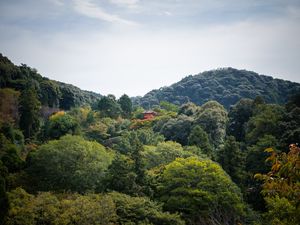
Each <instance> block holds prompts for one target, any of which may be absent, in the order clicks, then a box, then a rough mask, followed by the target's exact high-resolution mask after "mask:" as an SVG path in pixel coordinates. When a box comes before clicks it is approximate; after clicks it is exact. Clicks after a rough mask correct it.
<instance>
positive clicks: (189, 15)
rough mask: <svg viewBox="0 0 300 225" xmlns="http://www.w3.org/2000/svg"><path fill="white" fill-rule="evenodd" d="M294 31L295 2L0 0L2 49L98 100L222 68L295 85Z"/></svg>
mask: <svg viewBox="0 0 300 225" xmlns="http://www.w3.org/2000/svg"><path fill="white" fill-rule="evenodd" d="M299 24H300V2H299V1H296V0H288V1H280V0H274V1H269V0H267V1H259V0H253V1H247V0H239V1H238V0H227V1H220V0H211V1H208V0H186V1H183V0H166V1H158V0H153V1H145V0H106V1H103V0H85V1H84V0H65V1H63V0H41V1H34V0H24V1H17V0H11V1H5V0H4V1H0V32H1V37H0V52H1V53H2V54H3V55H5V56H7V57H8V58H9V59H11V60H12V61H13V62H14V63H15V64H17V65H19V64H20V63H24V64H27V65H28V66H30V67H33V68H36V69H37V70H38V71H39V73H40V74H41V75H43V76H45V77H48V78H50V79H54V80H58V81H61V82H65V83H70V84H73V85H75V86H78V87H79V88H81V89H84V90H89V91H93V92H97V93H100V94H105V95H106V94H109V93H110V94H114V95H116V96H120V95H122V94H123V93H126V94H128V95H130V96H139V95H140V96H142V95H144V94H146V93H147V92H149V91H151V90H152V89H158V88H160V87H163V86H168V85H171V84H173V83H175V82H178V81H179V80H181V79H182V78H184V77H186V76H188V75H195V74H198V73H200V72H203V71H207V70H211V69H217V68H222V67H233V68H237V69H245V70H250V71H254V72H256V73H258V74H263V75H268V76H272V77H274V78H279V79H284V80H290V81H293V82H298V83H299V82H300V76H299V75H298V73H299V71H300V64H299V63H298V61H299V58H300V38H299V36H300V26H299Z"/></svg>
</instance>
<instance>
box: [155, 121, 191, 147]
mask: <svg viewBox="0 0 300 225" xmlns="http://www.w3.org/2000/svg"><path fill="white" fill-rule="evenodd" d="M192 122H193V119H192V118H190V117H188V116H186V115H180V116H178V117H177V118H174V119H169V120H168V122H166V123H165V124H164V125H163V126H162V128H161V130H160V133H161V134H162V135H164V136H165V138H166V139H167V140H171V141H176V142H179V143H180V144H182V145H186V144H187V143H188V136H189V134H190V132H191V127H192ZM178 131H180V132H178Z"/></svg>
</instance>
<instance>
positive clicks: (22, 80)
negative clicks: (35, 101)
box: [0, 53, 101, 109]
mask: <svg viewBox="0 0 300 225" xmlns="http://www.w3.org/2000/svg"><path fill="white" fill-rule="evenodd" d="M28 86H30V87H34V88H35V89H36V90H37V92H38V95H39V100H40V101H41V103H42V105H43V106H49V107H54V108H58V107H59V108H62V109H70V108H71V107H76V106H82V105H86V104H93V103H94V102H96V101H97V100H98V99H100V97H101V95H100V94H97V93H94V92H90V91H84V90H81V89H80V88H78V87H76V86H73V85H71V84H66V83H62V82H59V81H54V80H50V79H48V78H46V77H43V76H41V75H40V74H39V73H38V72H37V70H36V69H33V68H30V67H28V66H27V65H25V64H21V66H16V65H14V64H13V63H12V62H11V61H10V60H9V59H8V58H7V57H5V56H3V55H2V54H1V53H0V88H13V89H15V90H18V91H22V90H24V89H26V88H27V87H28Z"/></svg>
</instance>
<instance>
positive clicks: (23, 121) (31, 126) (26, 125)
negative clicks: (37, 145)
mask: <svg viewBox="0 0 300 225" xmlns="http://www.w3.org/2000/svg"><path fill="white" fill-rule="evenodd" d="M40 108H41V103H40V101H39V100H38V97H37V93H36V91H35V90H34V89H33V88H29V89H25V90H24V91H23V92H22V94H21V96H20V109H19V111H20V128H21V130H22V131H23V132H24V136H25V137H26V138H30V137H32V136H33V135H34V134H35V133H36V132H37V131H38V129H39V127H40V120H39V113H40Z"/></svg>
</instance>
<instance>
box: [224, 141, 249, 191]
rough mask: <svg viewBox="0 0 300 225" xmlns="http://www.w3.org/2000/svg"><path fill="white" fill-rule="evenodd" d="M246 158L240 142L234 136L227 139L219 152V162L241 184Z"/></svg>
mask: <svg viewBox="0 0 300 225" xmlns="http://www.w3.org/2000/svg"><path fill="white" fill-rule="evenodd" d="M244 158H245V157H244V155H243V154H242V152H241V150H240V144H239V143H238V142H237V141H236V140H235V138H234V137H233V136H229V137H228V138H227V139H226V141H225V144H224V147H223V148H221V150H220V151H219V152H218V162H219V163H220V164H221V165H222V167H223V169H224V170H225V171H226V172H227V173H228V174H229V175H230V177H231V179H232V180H233V181H234V182H235V183H237V184H239V185H240V184H241V182H242V180H243V177H244V175H245V172H244V165H245V163H244Z"/></svg>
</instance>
